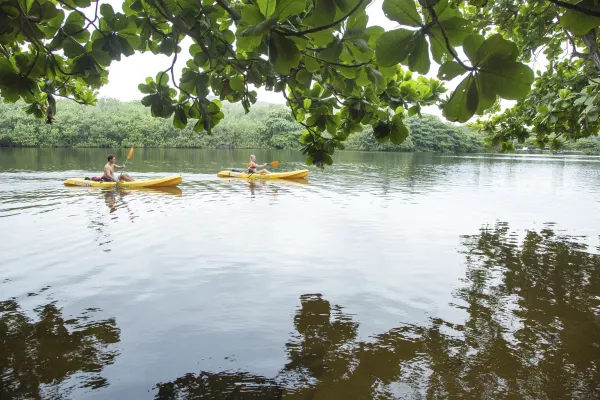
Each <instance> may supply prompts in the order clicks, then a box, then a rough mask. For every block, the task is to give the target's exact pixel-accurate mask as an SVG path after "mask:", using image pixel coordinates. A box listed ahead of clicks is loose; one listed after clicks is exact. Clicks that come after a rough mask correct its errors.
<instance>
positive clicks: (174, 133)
mask: <svg viewBox="0 0 600 400" xmlns="http://www.w3.org/2000/svg"><path fill="white" fill-rule="evenodd" d="M20 107H22V105H19V104H2V105H0V146H4V147H8V146H13V147H112V148H114V147H120V146H129V145H131V144H134V145H135V146H137V147H180V148H185V147H199V148H271V149H298V148H300V146H301V144H300V143H299V142H298V137H299V136H300V133H301V131H302V126H301V125H300V124H298V123H296V122H295V121H294V120H293V119H292V117H291V116H290V113H289V111H288V110H287V109H286V108H284V107H283V106H280V105H273V104H257V105H255V106H254V107H253V108H252V111H251V112H250V113H249V114H245V113H244V111H243V109H242V108H241V106H238V105H231V104H227V103H226V104H224V112H225V115H226V117H225V119H224V120H223V121H221V123H220V124H219V125H218V126H217V127H216V128H215V129H214V131H213V134H212V135H207V134H206V133H202V134H198V133H195V132H193V131H192V126H193V124H191V125H188V127H187V128H186V129H183V130H179V129H175V128H174V127H173V126H172V124H171V122H170V120H164V119H161V118H153V117H151V116H150V114H149V112H148V109H147V108H145V107H144V106H143V105H141V104H140V103H139V102H137V101H136V102H121V101H118V100H100V101H99V102H98V105H97V106H96V107H86V106H80V105H78V104H76V103H73V102H68V101H59V102H58V107H57V108H58V114H57V120H56V122H55V123H54V124H52V125H47V124H45V123H44V122H43V121H39V120H35V119H33V118H32V117H30V116H28V115H26V114H25V113H23V112H22V111H21V110H20ZM408 126H409V128H410V131H411V135H410V136H409V138H408V139H407V140H406V141H405V142H404V143H403V144H401V145H398V146H396V145H393V144H391V143H390V142H386V143H378V142H377V141H376V140H375V138H374V137H373V135H372V134H371V130H370V129H365V130H364V131H363V132H360V133H356V134H354V135H352V136H350V138H349V139H348V142H347V146H346V148H347V149H348V150H368V151H434V152H473V151H481V150H482V149H483V148H482V141H481V138H479V137H478V136H476V135H475V134H474V133H473V132H471V131H469V130H468V129H466V128H464V127H461V126H455V125H452V124H449V123H446V122H442V121H441V120H440V119H438V118H437V117H434V116H424V117H423V118H418V117H413V118H409V119H408Z"/></svg>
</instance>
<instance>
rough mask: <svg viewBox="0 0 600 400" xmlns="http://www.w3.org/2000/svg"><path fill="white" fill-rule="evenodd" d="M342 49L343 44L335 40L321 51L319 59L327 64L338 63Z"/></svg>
mask: <svg viewBox="0 0 600 400" xmlns="http://www.w3.org/2000/svg"><path fill="white" fill-rule="evenodd" d="M343 48H344V44H343V42H342V41H341V40H339V39H335V40H334V41H333V42H331V43H329V44H328V45H327V47H326V48H325V50H323V51H322V52H321V53H320V54H319V55H320V57H319V58H321V59H323V60H325V61H329V62H338V63H339V61H340V54H342V50H343Z"/></svg>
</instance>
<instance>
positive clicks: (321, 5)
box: [304, 0, 337, 26]
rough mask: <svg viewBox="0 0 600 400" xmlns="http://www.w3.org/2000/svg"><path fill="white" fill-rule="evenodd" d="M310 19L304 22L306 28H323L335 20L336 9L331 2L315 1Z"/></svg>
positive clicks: (331, 0) (324, 0) (326, 0)
mask: <svg viewBox="0 0 600 400" xmlns="http://www.w3.org/2000/svg"><path fill="white" fill-rule="evenodd" d="M314 4H315V7H314V8H313V10H312V14H311V16H310V17H308V18H306V19H305V20H304V23H305V24H307V25H308V26H324V25H327V24H330V23H331V22H333V20H334V19H335V13H336V10H337V7H336V5H335V2H334V1H333V0H315V2H314Z"/></svg>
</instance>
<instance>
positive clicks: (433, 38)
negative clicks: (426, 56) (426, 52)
mask: <svg viewBox="0 0 600 400" xmlns="http://www.w3.org/2000/svg"><path fill="white" fill-rule="evenodd" d="M436 31H437V32H436ZM428 36H429V42H430V43H431V56H432V57H433V59H434V60H435V62H437V63H438V64H441V63H442V60H443V58H444V56H445V55H446V54H448V49H447V48H446V42H445V41H444V38H443V37H442V34H441V32H439V29H434V28H432V29H431V30H430V31H429V34H428Z"/></svg>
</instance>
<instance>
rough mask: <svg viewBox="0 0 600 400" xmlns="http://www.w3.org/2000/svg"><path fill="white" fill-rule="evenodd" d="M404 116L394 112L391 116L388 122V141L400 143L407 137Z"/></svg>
mask: <svg viewBox="0 0 600 400" xmlns="http://www.w3.org/2000/svg"><path fill="white" fill-rule="evenodd" d="M403 119H404V116H403V115H402V114H396V115H394V116H393V117H392V121H391V123H390V125H389V126H390V133H389V135H390V141H391V142H392V143H393V144H396V145H398V144H402V143H403V142H404V141H405V140H406V138H407V137H408V128H407V127H406V125H404V121H403Z"/></svg>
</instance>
